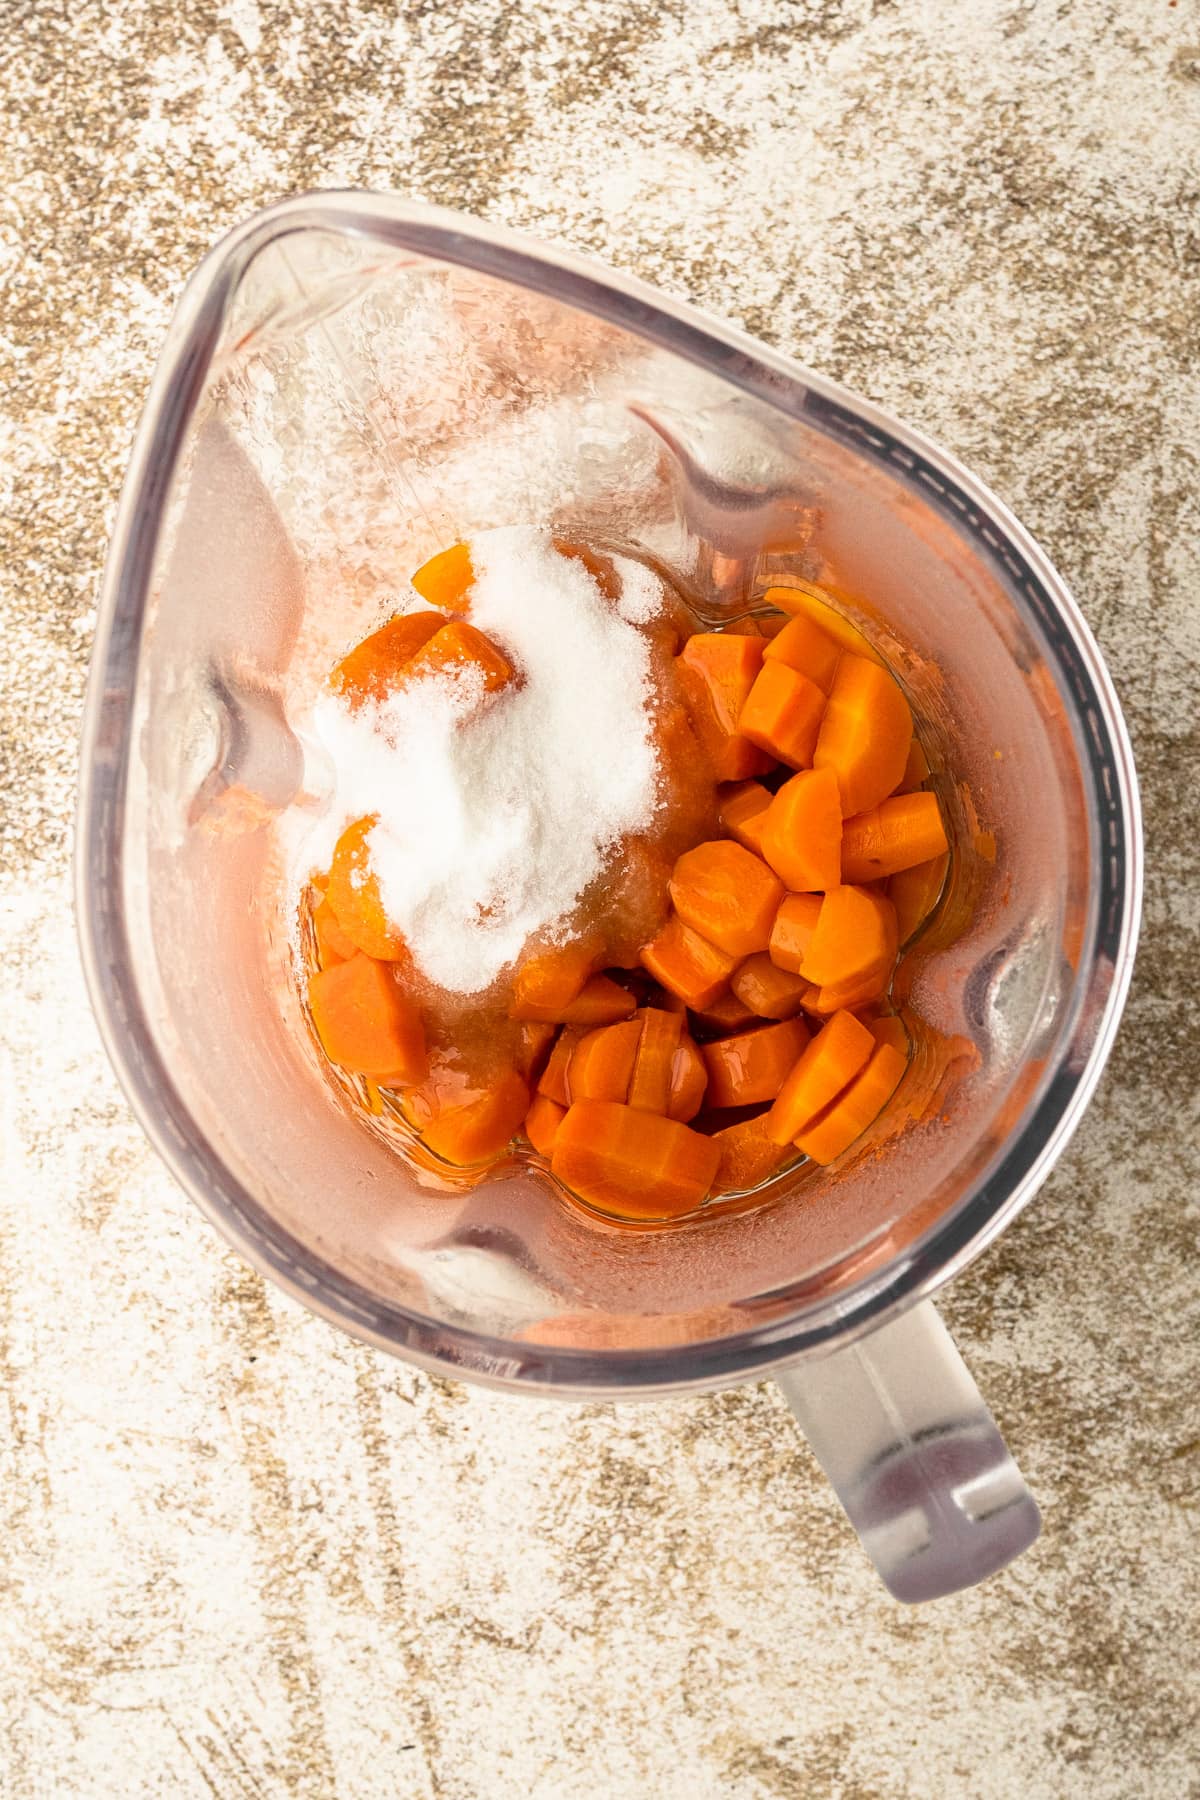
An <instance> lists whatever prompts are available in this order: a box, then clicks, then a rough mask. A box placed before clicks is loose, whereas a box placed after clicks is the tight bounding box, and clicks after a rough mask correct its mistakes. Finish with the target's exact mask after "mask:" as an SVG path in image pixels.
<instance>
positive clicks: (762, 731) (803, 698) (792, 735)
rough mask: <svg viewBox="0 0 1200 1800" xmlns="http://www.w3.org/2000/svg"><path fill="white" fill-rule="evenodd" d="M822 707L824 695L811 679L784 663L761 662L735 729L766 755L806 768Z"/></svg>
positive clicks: (792, 765) (811, 757)
mask: <svg viewBox="0 0 1200 1800" xmlns="http://www.w3.org/2000/svg"><path fill="white" fill-rule="evenodd" d="M824 711H825V695H824V694H823V693H822V692H821V689H820V688H819V687H818V686H817V684H816V682H815V681H810V680H809V679H808V676H807V675H801V674H800V672H799V670H798V669H793V668H790V667H789V665H788V664H787V663H784V662H764V664H763V666H762V670H761V672H760V674H759V675H758V676H757V678H756V680H755V683H754V686H753V687H752V688H751V689H750V692H749V694H748V695H747V697H746V704H745V706H743V708H742V710H741V712H740V713H739V714H738V730H739V731H740V732H741V734H742V736H743V737H746V738H749V739H750V742H751V743H752V744H757V745H758V747H759V749H760V750H765V751H766V752H767V754H768V755H769V756H774V757H776V758H777V759H778V760H779V761H780V762H784V763H788V764H789V765H790V766H791V767H792V768H793V769H809V768H811V767H812V759H813V751H814V750H815V749H816V747H817V732H818V730H819V728H820V724H821V715H822V713H823V712H824Z"/></svg>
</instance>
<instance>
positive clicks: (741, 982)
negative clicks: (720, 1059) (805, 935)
mask: <svg viewBox="0 0 1200 1800" xmlns="http://www.w3.org/2000/svg"><path fill="white" fill-rule="evenodd" d="M792 898H794V899H797V900H807V901H815V902H816V904H815V906H814V907H813V908H812V910H813V913H814V918H813V921H812V923H813V925H815V924H816V917H815V914H816V913H817V912H818V911H819V910H820V904H821V903H820V901H819V900H818V899H817V896H816V895H815V894H796V895H794V896H792ZM786 904H787V902H786V901H785V902H784V905H785V906H786ZM778 923H779V921H778V919H776V925H778ZM811 930H812V927H811V926H810V927H809V932H810V934H811ZM772 935H774V934H772ZM801 957H803V952H801ZM733 991H734V994H735V995H736V996H737V998H738V999H739V1000H740V1001H742V1002H743V1004H744V1005H746V1006H748V1007H749V1008H750V1011H751V1012H752V1013H754V1014H755V1015H756V1016H757V1017H758V1018H760V1019H794V1018H795V1016H796V1014H797V1013H798V1012H799V1011H800V1008H801V1007H802V1006H803V1004H804V1000H805V996H806V995H807V994H809V993H810V992H811V991H812V983H811V982H809V981H805V979H804V977H803V976H802V975H796V974H793V973H792V971H791V970H790V969H781V968H780V967H779V965H778V963H776V962H773V961H772V959H771V957H770V956H768V955H764V954H763V952H762V951H760V952H759V954H758V955H757V956H748V957H747V958H746V960H745V962H744V963H743V964H742V965H741V967H740V968H739V969H736V970H735V971H734V976H733Z"/></svg>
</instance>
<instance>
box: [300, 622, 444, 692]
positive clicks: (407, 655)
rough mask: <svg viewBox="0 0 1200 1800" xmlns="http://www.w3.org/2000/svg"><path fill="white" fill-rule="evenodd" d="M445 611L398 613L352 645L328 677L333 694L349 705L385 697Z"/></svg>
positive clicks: (431, 633)
mask: <svg viewBox="0 0 1200 1800" xmlns="http://www.w3.org/2000/svg"><path fill="white" fill-rule="evenodd" d="M446 622H447V621H446V615H445V613H440V612H415V613H400V614H398V616H397V617H396V618H394V619H389V620H388V622H387V624H386V625H381V626H380V627H379V630H378V631H373V632H372V633H371V635H370V637H367V638H364V639H363V641H362V643H361V644H356V645H355V647H354V649H353V650H351V651H350V653H349V655H348V656H343V658H342V660H341V662H340V663H338V665H337V667H336V668H335V669H334V671H333V673H332V675H331V676H330V677H329V685H330V687H331V688H332V689H333V691H334V693H335V694H341V695H342V696H343V697H344V698H345V699H346V701H347V702H348V703H349V705H350V706H352V707H358V706H362V705H364V704H366V703H367V702H368V701H370V702H375V701H379V700H385V699H386V698H387V696H388V695H389V694H390V693H392V692H393V691H394V690H395V689H396V688H397V687H398V686H399V685H400V682H401V680H402V678H403V677H404V675H405V673H406V671H407V669H408V665H409V663H410V662H411V661H412V659H413V657H414V656H415V655H416V654H417V651H418V650H420V649H421V647H422V645H424V644H427V643H428V642H429V640H430V638H431V637H432V636H433V634H434V632H435V631H440V630H441V628H442V626H443V625H445V624H446Z"/></svg>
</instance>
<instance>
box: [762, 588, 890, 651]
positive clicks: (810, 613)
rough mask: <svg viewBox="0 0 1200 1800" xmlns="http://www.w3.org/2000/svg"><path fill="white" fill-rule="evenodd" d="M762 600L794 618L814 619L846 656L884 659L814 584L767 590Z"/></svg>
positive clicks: (822, 589) (829, 598)
mask: <svg viewBox="0 0 1200 1800" xmlns="http://www.w3.org/2000/svg"><path fill="white" fill-rule="evenodd" d="M763 601H764V603H765V604H766V605H768V606H774V607H776V608H777V609H778V611H780V612H783V613H789V614H790V615H791V616H792V617H793V618H804V619H811V620H812V622H813V624H814V625H817V626H819V627H820V629H821V630H822V631H823V632H824V633H825V634H826V636H827V637H831V638H832V639H833V641H834V643H835V644H837V646H838V647H839V649H840V650H841V651H842V652H843V653H845V652H846V651H849V652H850V654H851V655H852V656H865V657H869V658H870V659H871V660H873V661H875V662H880V661H881V660H882V659H881V658H880V656H879V652H878V651H877V650H876V649H875V647H874V646H873V645H872V644H871V643H870V641H869V640H868V639H867V638H866V636H865V635H864V634H863V633H862V632H861V631H860V630H859V629H858V626H857V625H852V624H851V622H850V620H849V619H848V618H847V617H846V615H845V613H844V612H842V611H841V610H840V609H839V608H838V606H837V605H836V604H835V602H834V600H833V599H832V597H831V596H830V595H829V594H827V593H826V592H825V590H824V588H820V587H817V586H816V585H815V583H812V582H800V581H797V582H792V583H790V584H789V585H788V586H787V587H773V588H768V589H767V591H766V593H765V594H764V595H763Z"/></svg>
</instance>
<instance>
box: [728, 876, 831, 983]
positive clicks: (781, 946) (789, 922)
mask: <svg viewBox="0 0 1200 1800" xmlns="http://www.w3.org/2000/svg"><path fill="white" fill-rule="evenodd" d="M820 916H821V895H820V894H789V895H788V897H787V899H786V900H785V901H784V903H783V905H782V906H781V907H780V908H779V911H778V912H777V913H776V915H775V923H774V925H773V926H772V928H771V942H770V944H769V946H768V949H769V952H770V959H771V961H772V962H773V963H775V964H776V965H777V966H778V967H779V968H780V969H786V970H787V972H788V974H790V975H799V973H800V970H801V968H802V967H803V965H804V958H805V956H806V955H807V954H808V946H809V944H810V942H811V941H812V934H813V932H814V931H815V930H816V929H817V920H818V919H819V918H820ZM805 979H806V981H807V977H806V978H805ZM809 985H811V984H809ZM743 998H745V996H743ZM747 1004H749V1002H747Z"/></svg>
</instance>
